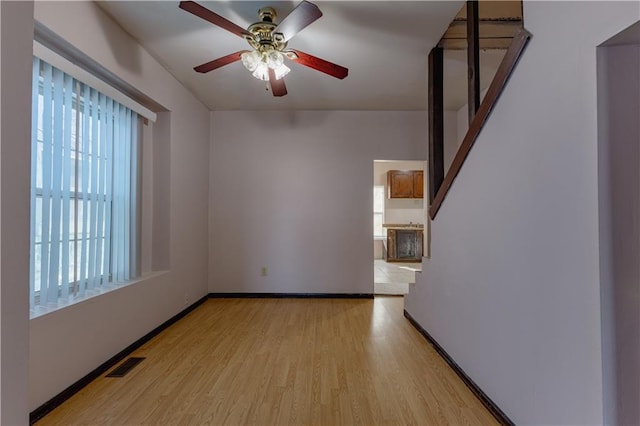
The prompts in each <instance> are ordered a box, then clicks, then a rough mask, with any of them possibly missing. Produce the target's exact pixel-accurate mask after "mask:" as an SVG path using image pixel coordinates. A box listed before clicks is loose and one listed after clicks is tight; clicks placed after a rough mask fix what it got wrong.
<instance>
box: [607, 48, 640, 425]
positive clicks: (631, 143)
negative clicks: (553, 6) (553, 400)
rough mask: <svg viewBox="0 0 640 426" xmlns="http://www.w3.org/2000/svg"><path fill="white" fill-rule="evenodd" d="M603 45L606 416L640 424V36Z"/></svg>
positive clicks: (618, 421) (611, 420) (610, 420)
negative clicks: (633, 40)
mask: <svg viewBox="0 0 640 426" xmlns="http://www.w3.org/2000/svg"><path fill="white" fill-rule="evenodd" d="M637 42H638V45H635V46H632V45H627V46H613V47H601V48H599V49H598V129H599V137H598V146H599V154H598V169H599V171H598V178H599V184H600V188H599V192H600V193H599V199H600V278H601V298H602V300H601V306H602V346H603V349H602V352H603V354H602V357H603V366H604V372H603V376H604V384H603V388H604V397H605V402H604V415H605V422H606V423H607V424H611V425H615V424H625V425H637V424H640V405H639V404H638V401H640V219H639V218H638V211H640V120H639V118H640V37H639V38H638V39H637Z"/></svg>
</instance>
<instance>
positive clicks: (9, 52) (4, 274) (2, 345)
mask: <svg viewBox="0 0 640 426" xmlns="http://www.w3.org/2000/svg"><path fill="white" fill-rule="evenodd" d="M32 37H33V2H1V3H0V43H1V44H0V46H1V47H0V62H1V63H2V66H1V67H0V69H1V70H2V71H1V74H0V96H1V102H0V104H1V106H0V108H1V110H2V118H1V120H0V121H1V122H2V127H1V133H0V153H1V155H0V158H1V162H0V171H1V174H0V182H1V183H2V186H1V187H0V191H1V192H0V194H1V198H0V206H1V209H0V218H1V220H0V236H1V239H0V253H1V256H0V271H1V274H0V303H1V305H0V325H1V326H2V327H1V328H0V329H1V330H2V331H1V334H0V424H3V425H20V424H28V422H29V412H28V408H27V399H28V387H27V385H28V380H27V378H28V358H29V352H28V350H29V301H28V300H29V286H28V282H29V257H28V255H29V178H30V172H29V170H30V169H29V162H30V151H29V140H30V133H31V121H30V115H31V106H30V102H31V101H30V100H31V96H30V93H31V82H30V77H29V73H30V69H31V63H32V59H31V53H30V51H31V50H30V49H31V43H32ZM25 165H26V166H25Z"/></svg>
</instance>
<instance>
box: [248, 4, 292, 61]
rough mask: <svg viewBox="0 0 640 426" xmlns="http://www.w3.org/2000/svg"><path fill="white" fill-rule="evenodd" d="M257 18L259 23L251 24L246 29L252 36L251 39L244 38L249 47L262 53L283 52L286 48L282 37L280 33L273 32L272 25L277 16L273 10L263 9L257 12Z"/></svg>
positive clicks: (273, 27)
mask: <svg viewBox="0 0 640 426" xmlns="http://www.w3.org/2000/svg"><path fill="white" fill-rule="evenodd" d="M258 16H260V19H261V21H260V22H256V23H254V24H251V25H249V28H247V31H248V32H249V33H251V34H252V35H253V37H246V40H247V42H248V43H249V44H250V45H251V47H253V48H254V49H256V50H259V51H262V52H264V51H268V50H272V49H275V50H279V51H282V50H284V49H285V48H286V47H287V42H286V41H284V36H283V35H282V34H281V33H274V32H273V30H274V29H275V28H276V27H277V25H276V24H275V23H274V21H275V19H276V16H277V14H276V11H275V9H273V8H272V7H263V8H262V9H260V10H259V11H258Z"/></svg>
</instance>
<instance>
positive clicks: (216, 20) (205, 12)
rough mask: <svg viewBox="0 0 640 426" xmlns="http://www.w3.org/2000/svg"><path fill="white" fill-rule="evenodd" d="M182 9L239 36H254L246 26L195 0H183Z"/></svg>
mask: <svg viewBox="0 0 640 426" xmlns="http://www.w3.org/2000/svg"><path fill="white" fill-rule="evenodd" d="M180 9H183V10H186V11H187V12H189V13H192V14H194V15H196V16H197V17H198V18H202V19H204V20H205V21H209V22H211V23H212V24H213V25H217V26H219V27H220V28H224V29H225V30H227V31H229V32H232V33H233V34H235V35H237V36H238V37H242V38H244V37H245V36H249V37H253V36H252V35H251V33H249V32H248V31H247V30H245V29H244V28H242V27H240V26H239V25H236V24H234V23H233V22H231V21H229V20H228V19H226V18H223V17H222V16H220V15H218V14H217V13H215V12H213V11H211V10H209V9H207V8H206V7H204V6H201V5H199V4H198V3H196V2H194V1H181V2H180Z"/></svg>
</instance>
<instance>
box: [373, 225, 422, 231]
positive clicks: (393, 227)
mask: <svg viewBox="0 0 640 426" xmlns="http://www.w3.org/2000/svg"><path fill="white" fill-rule="evenodd" d="M382 227H383V228H387V229H415V230H418V231H420V230H423V229H424V225H423V224H421V223H411V224H410V223H385V224H384V225H382Z"/></svg>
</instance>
